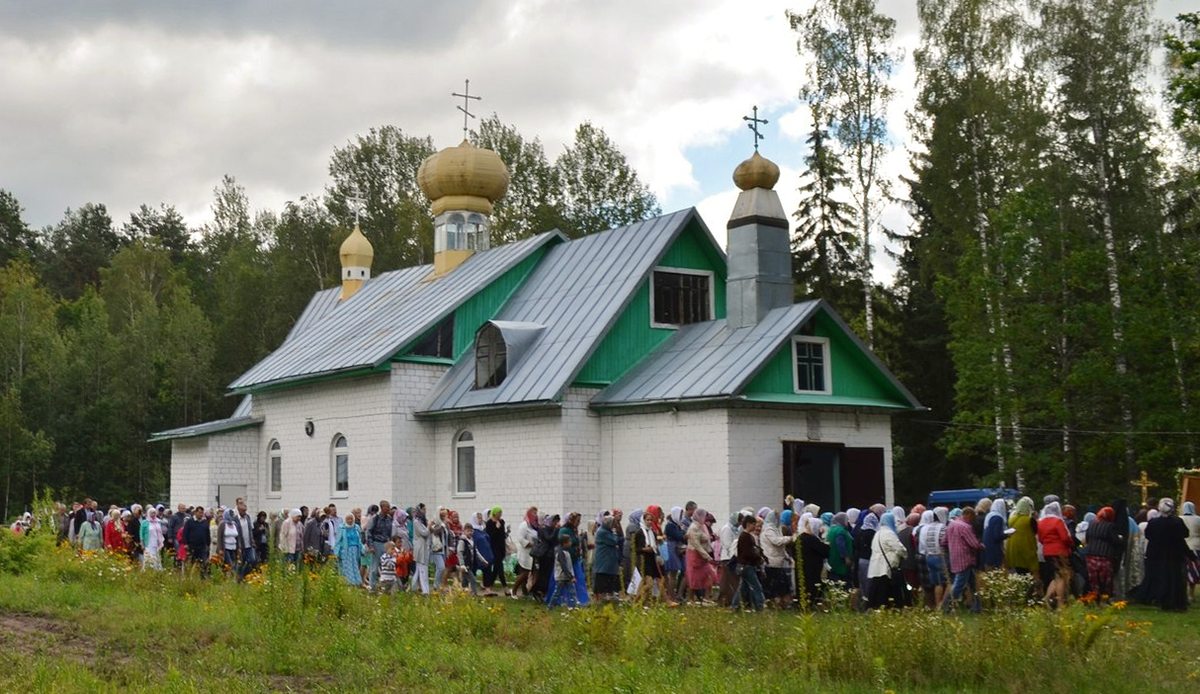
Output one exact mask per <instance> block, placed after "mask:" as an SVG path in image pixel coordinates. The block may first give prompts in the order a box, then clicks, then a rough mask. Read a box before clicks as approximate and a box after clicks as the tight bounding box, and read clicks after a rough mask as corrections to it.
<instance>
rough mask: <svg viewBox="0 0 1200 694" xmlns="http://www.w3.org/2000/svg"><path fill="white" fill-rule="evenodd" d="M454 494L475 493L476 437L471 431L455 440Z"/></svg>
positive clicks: (465, 432) (463, 433)
mask: <svg viewBox="0 0 1200 694" xmlns="http://www.w3.org/2000/svg"><path fill="white" fill-rule="evenodd" d="M454 493H455V494H474V493H475V437H474V436H471V432H469V431H464V432H462V433H461V434H459V435H458V436H456V437H455V438H454Z"/></svg>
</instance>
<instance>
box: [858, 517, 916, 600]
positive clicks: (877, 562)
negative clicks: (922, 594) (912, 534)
mask: <svg viewBox="0 0 1200 694" xmlns="http://www.w3.org/2000/svg"><path fill="white" fill-rule="evenodd" d="M870 522H871V519H870V518H868V519H867V523H870ZM878 525H879V528H878V529H877V530H876V532H875V536H874V538H872V540H871V559H870V561H869V562H868V568H867V580H868V581H869V583H868V589H867V606H868V607H870V608H873V609H879V608H881V607H888V606H893V607H904V606H906V605H907V604H908V600H907V591H906V590H904V579H903V577H902V576H901V574H900V563H901V562H902V561H904V557H905V556H906V554H907V552H906V550H905V549H904V545H903V544H901V543H900V538H899V537H898V536H897V535H896V517H895V516H894V515H892V514H890V513H885V514H883V515H882V516H881V517H880V518H879V521H878ZM864 527H866V526H865V524H864Z"/></svg>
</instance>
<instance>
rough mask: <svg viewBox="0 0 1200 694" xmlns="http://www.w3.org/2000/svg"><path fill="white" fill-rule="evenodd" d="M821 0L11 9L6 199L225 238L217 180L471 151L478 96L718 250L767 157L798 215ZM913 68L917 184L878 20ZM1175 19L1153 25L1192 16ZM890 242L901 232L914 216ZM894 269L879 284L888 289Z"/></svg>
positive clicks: (5, 77) (903, 42) (301, 186)
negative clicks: (364, 156)
mask: <svg viewBox="0 0 1200 694" xmlns="http://www.w3.org/2000/svg"><path fill="white" fill-rule="evenodd" d="M810 4H811V0H796V1H795V2H776V1H774V0H761V1H760V0H689V1H687V2H684V1H682V0H637V1H626V0H619V1H610V2H595V1H594V0H591V1H586V0H495V1H484V0H474V1H469V0H444V1H441V2H385V1H382V0H379V1H367V0H340V1H338V2H330V1H322V0H293V1H292V2H289V3H278V2H270V1H267V0H206V1H205V2H195V1H187V2H183V1H178V2H177V1H168V0H156V1H154V2H138V1H134V0H61V1H57V2H40V1H39V2H33V1H29V0H0V66H3V67H2V68H0V188H5V189H8V190H10V191H12V192H13V193H14V194H15V195H16V196H17V197H18V199H19V200H20V201H21V203H22V205H23V206H24V207H25V217H26V220H27V221H28V222H29V223H30V224H32V225H34V226H39V227H40V226H42V225H46V224H52V223H54V222H55V221H57V220H58V219H60V218H61V216H62V213H63V211H64V210H65V209H66V208H68V207H77V206H79V205H80V204H82V203H85V202H102V203H105V204H106V205H108V207H109V210H110V212H111V213H112V215H113V217H114V219H115V220H117V221H118V222H121V221H124V220H125V219H127V218H128V215H129V212H130V211H131V210H133V209H135V208H136V207H137V206H138V205H139V204H142V203H148V204H151V205H156V204H158V203H159V202H167V203H170V204H174V205H175V206H176V207H177V208H178V209H179V210H180V212H181V213H183V215H184V216H185V217H186V218H187V220H188V221H189V222H190V223H192V224H196V225H199V224H202V223H204V222H205V221H207V220H208V219H209V217H210V213H209V209H208V207H209V204H210V200H211V191H212V188H213V186H214V185H215V184H216V183H217V182H218V181H219V180H220V177H221V176H222V175H223V174H226V173H228V174H232V175H234V176H235V177H237V179H238V181H239V182H240V183H242V184H243V185H244V186H245V187H246V189H247V191H248V193H249V195H250V198H251V202H252V204H253V205H254V206H255V207H256V208H274V209H277V208H279V207H280V206H281V205H282V203H283V202H285V201H286V200H290V199H295V198H297V197H299V196H300V195H304V194H312V193H319V192H320V191H321V190H322V189H323V187H324V185H325V183H326V178H327V163H328V159H329V155H330V153H331V152H332V150H333V148H334V147H337V146H340V145H343V144H345V143H346V142H347V141H348V140H349V139H350V138H352V137H353V136H354V135H355V134H357V133H363V132H365V131H366V130H367V129H368V128H370V127H371V126H376V125H381V124H394V125H397V126H399V127H401V128H403V129H404V130H405V131H407V132H409V133H413V134H430V135H432V136H433V138H434V141H435V143H436V144H438V145H439V146H448V145H452V144H456V143H457V142H458V139H459V138H460V137H461V132H460V129H461V125H462V122H461V119H460V117H459V115H458V113H457V112H456V111H455V108H454V106H455V104H454V101H453V100H452V99H451V98H450V97H449V93H450V92H451V91H453V90H459V89H460V88H461V87H462V81H463V79H464V78H470V80H471V86H472V91H473V92H478V93H480V94H482V95H483V97H484V101H483V102H482V104H481V105H480V111H481V112H483V113H491V112H495V113H497V114H498V115H499V116H500V118H501V119H502V120H504V121H506V122H509V123H512V124H514V125H516V126H517V127H518V128H519V129H520V130H521V131H522V132H523V133H525V134H526V135H527V136H535V135H536V136H538V137H540V138H541V139H542V141H543V143H544V144H545V145H546V150H547V152H548V154H549V155H550V156H551V157H553V156H555V155H556V154H557V153H558V152H559V151H561V149H562V147H563V143H564V142H567V141H569V140H570V137H571V133H572V131H573V129H574V127H575V125H576V124H577V123H579V122H581V121H583V120H590V121H592V122H593V123H595V124H597V125H599V126H601V127H603V128H604V129H605V130H606V131H607V132H608V133H609V135H610V136H611V137H612V138H613V139H614V140H615V141H616V142H617V143H618V144H619V145H620V147H621V148H622V149H623V150H624V151H625V152H626V153H627V155H628V156H629V157H630V159H631V161H632V162H633V164H634V166H635V167H636V168H637V170H638V171H639V173H640V174H641V175H642V177H643V178H644V179H645V181H646V182H647V183H648V184H649V185H650V187H651V188H652V189H653V190H654V192H655V193H656V194H657V195H658V196H659V199H660V201H661V202H662V206H663V209H664V210H668V211H669V210H674V209H679V208H682V207H687V206H690V205H696V206H698V207H699V208H700V210H701V213H702V214H703V215H704V217H705V219H706V221H707V222H708V223H709V226H710V227H711V228H712V229H713V231H714V233H715V234H717V235H718V237H719V238H721V240H723V236H724V221H725V219H726V218H727V216H728V213H729V209H730V207H731V206H732V202H733V198H734V194H735V191H734V190H733V187H732V183H731V182H730V178H729V177H730V173H731V172H732V170H733V167H734V166H736V165H737V163H738V162H739V161H741V160H742V159H743V158H745V156H746V155H747V154H749V153H750V151H751V147H752V141H751V139H750V134H749V132H748V131H747V130H746V128H745V126H744V124H743V123H742V121H741V116H742V115H743V114H746V113H748V112H749V109H750V107H751V106H753V105H758V106H759V109H760V115H761V114H763V113H765V117H766V118H768V119H769V120H770V121H771V122H770V124H769V125H768V126H766V129H765V132H766V133H767V139H766V141H765V142H764V143H763V145H762V151H763V153H764V154H765V155H766V156H768V157H770V158H772V159H774V160H775V161H776V162H777V163H779V164H780V166H781V168H782V169H783V179H782V180H781V182H780V184H779V185H778V186H777V189H778V190H779V191H780V194H781V196H782V197H783V202H784V206H785V209H793V208H794V207H795V198H796V196H795V194H794V189H795V187H796V184H797V182H798V181H797V176H798V174H797V171H798V169H799V168H800V165H801V160H802V158H803V155H804V145H803V138H804V130H805V128H806V114H805V113H804V111H802V110H801V109H800V104H799V101H798V99H797V92H798V90H799V88H800V85H801V83H802V81H803V69H804V65H803V63H802V61H801V59H800V57H799V56H798V54H797V52H796V48H795V44H796V38H797V36H796V34H795V33H794V32H792V31H791V29H790V28H789V26H788V24H787V21H786V19H785V17H784V12H785V10H786V9H793V10H803V9H805V8H806V7H807V6H808V5H810ZM879 5H880V8H881V10H882V11H884V12H885V13H888V14H890V15H891V16H893V17H895V18H896V19H897V21H898V23H899V26H898V31H897V39H898V43H899V45H900V47H901V48H902V49H904V50H905V53H906V61H905V63H904V65H903V67H902V69H901V70H900V71H899V73H898V74H897V75H896V86H897V89H898V98H897V99H896V101H895V103H894V104H893V107H892V109H891V114H892V115H891V127H892V128H893V132H894V135H895V137H896V140H897V142H898V144H899V145H900V146H898V147H897V148H896V150H895V152H894V153H893V155H892V157H891V158H890V159H889V161H888V163H887V169H888V172H889V174H890V175H893V176H896V175H899V174H900V173H901V172H902V171H904V170H906V168H907V166H906V153H905V145H906V144H907V143H906V137H905V133H904V119H903V116H904V113H905V111H906V110H907V109H908V108H909V107H910V105H911V99H912V94H913V86H912V85H913V70H912V66H911V60H910V59H908V57H910V56H911V54H912V49H913V47H914V46H915V44H916V39H917V34H916V32H917V27H916V18H915V14H916V13H915V0H880V2H879ZM1184 5H1185V3H1184V2H1183V0H1159V7H1158V13H1157V14H1158V15H1159V16H1161V17H1164V18H1166V17H1170V16H1173V15H1174V14H1177V13H1178V12H1182V11H1186V10H1187V8H1185V7H1184ZM883 221H884V223H885V224H888V225H891V226H893V227H903V226H904V224H905V223H906V218H905V216H904V214H903V211H902V210H900V209H899V208H891V209H889V210H887V211H886V212H885V214H884V217H883ZM878 255H879V256H880V263H879V267H878V274H879V275H880V277H881V278H884V277H887V276H889V275H890V274H891V270H892V268H891V267H890V265H889V264H888V263H887V261H886V259H883V258H882V254H878Z"/></svg>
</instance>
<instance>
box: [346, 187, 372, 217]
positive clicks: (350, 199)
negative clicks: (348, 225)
mask: <svg viewBox="0 0 1200 694" xmlns="http://www.w3.org/2000/svg"><path fill="white" fill-rule="evenodd" d="M346 204H347V205H349V206H350V210H351V211H352V212H354V226H356V227H357V226H358V217H359V215H360V214H362V211H363V209H364V208H365V207H366V204H367V201H366V200H365V199H364V198H363V196H362V191H361V190H360V189H359V187H358V184H357V183H355V184H354V187H353V188H351V189H350V195H348V196H346Z"/></svg>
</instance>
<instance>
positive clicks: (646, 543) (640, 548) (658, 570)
mask: <svg viewBox="0 0 1200 694" xmlns="http://www.w3.org/2000/svg"><path fill="white" fill-rule="evenodd" d="M662 521H663V512H662V509H661V508H660V507H658V506H653V505H651V506H647V507H646V512H645V513H643V514H642V519H641V527H640V528H639V532H638V534H637V535H636V536H635V537H634V550H635V552H636V554H637V556H638V557H640V558H641V567H640V568H641V573H642V584H641V586H639V587H638V598H642V599H644V598H645V597H646V596H648V595H650V594H651V586H652V585H654V584H657V585H658V591H659V593H658V594H659V598H660V599H662V600H665V601H667V604H668V605H670V606H672V607H674V606H675V604H676V603H675V601H674V600H671V596H670V594H669V593H668V592H667V583H666V578H665V577H664V571H663V565H664V564H665V563H666V560H665V558H664V557H663V556H662V552H661V550H660V549H659V548H660V546H662V544H663V542H664V541H665V539H666V537H665V536H664V535H663V531H662Z"/></svg>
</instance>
